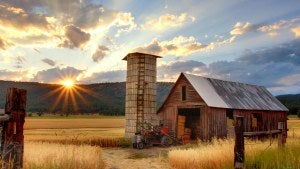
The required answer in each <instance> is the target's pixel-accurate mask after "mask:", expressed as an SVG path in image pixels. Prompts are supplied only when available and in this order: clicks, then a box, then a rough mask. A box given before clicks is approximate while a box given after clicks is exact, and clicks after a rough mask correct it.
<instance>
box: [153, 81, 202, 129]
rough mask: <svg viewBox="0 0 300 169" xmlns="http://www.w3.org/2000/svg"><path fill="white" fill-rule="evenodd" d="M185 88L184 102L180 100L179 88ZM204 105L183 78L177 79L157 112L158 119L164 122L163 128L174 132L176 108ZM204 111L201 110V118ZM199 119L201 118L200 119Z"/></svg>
mask: <svg viewBox="0 0 300 169" xmlns="http://www.w3.org/2000/svg"><path fill="white" fill-rule="evenodd" d="M182 86H186V100H182V98H181V96H182V93H181V88H182ZM204 105H206V104H205V102H204V101H203V99H202V98H201V97H200V96H199V94H198V93H197V92H196V91H195V89H194V88H193V86H192V85H191V84H190V83H189V82H188V81H187V79H186V78H185V77H183V76H181V78H179V79H178V82H177V83H176V85H175V86H174V88H173V89H172V90H171V92H170V95H169V96H168V98H167V99H166V101H165V103H164V105H163V107H162V108H161V109H160V111H159V112H158V117H159V118H160V120H162V121H163V122H164V125H165V126H168V127H169V128H170V129H172V130H174V131H176V126H177V115H178V113H177V109H178V108H195V107H199V106H202V107H203V106H204ZM204 112H205V110H204V109H203V108H202V109H201V113H200V114H201V116H202V114H204ZM200 118H201V117H200Z"/></svg>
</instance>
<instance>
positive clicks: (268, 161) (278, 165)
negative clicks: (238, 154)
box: [245, 144, 300, 169]
mask: <svg viewBox="0 0 300 169" xmlns="http://www.w3.org/2000/svg"><path fill="white" fill-rule="evenodd" d="M245 168H246V169H299V168H300V145H299V144H298V145H288V146H286V147H285V148H283V149H277V148H276V149H269V150H266V151H262V152H258V153H257V154H253V155H250V156H247V157H246V160H245Z"/></svg>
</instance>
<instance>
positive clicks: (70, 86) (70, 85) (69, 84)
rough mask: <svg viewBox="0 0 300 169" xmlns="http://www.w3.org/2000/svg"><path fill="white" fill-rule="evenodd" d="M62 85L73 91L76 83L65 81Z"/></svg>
mask: <svg viewBox="0 0 300 169" xmlns="http://www.w3.org/2000/svg"><path fill="white" fill-rule="evenodd" d="M62 85H63V86H64V87H65V88H67V89H71V88H72V87H73V86H74V81H72V80H64V81H62Z"/></svg>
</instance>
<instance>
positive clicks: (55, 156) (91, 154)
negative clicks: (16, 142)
mask: <svg viewBox="0 0 300 169" xmlns="http://www.w3.org/2000/svg"><path fill="white" fill-rule="evenodd" d="M104 167H105V163H104V161H103V160H102V157H101V148H99V147H96V146H87V145H77V146H74V145H63V144H53V143H39V142H26V143H25V147H24V168H25V169H40V168H43V169H48V168H49V169H50V168H51V169H62V168H64V169H103V168H104Z"/></svg>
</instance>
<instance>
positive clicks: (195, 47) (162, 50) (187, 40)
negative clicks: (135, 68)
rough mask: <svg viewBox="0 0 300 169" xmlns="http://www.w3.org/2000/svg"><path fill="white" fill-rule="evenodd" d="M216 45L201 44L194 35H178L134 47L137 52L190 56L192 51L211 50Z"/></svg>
mask: <svg viewBox="0 0 300 169" xmlns="http://www.w3.org/2000/svg"><path fill="white" fill-rule="evenodd" d="M213 47H214V45H213V44H209V45H205V44H201V43H200V42H198V41H197V40H196V38H194V37H193V36H190V37H184V36H178V37H175V38H173V39H172V40H171V41H162V42H158V40H157V39H153V40H152V42H151V43H150V44H148V45H146V46H142V47H138V48H136V49H134V50H133V51H135V52H144V53H150V54H155V55H161V56H165V55H174V56H177V57H180V56H188V55H190V54H192V53H195V52H198V51H203V50H209V49H212V48H213Z"/></svg>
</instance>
